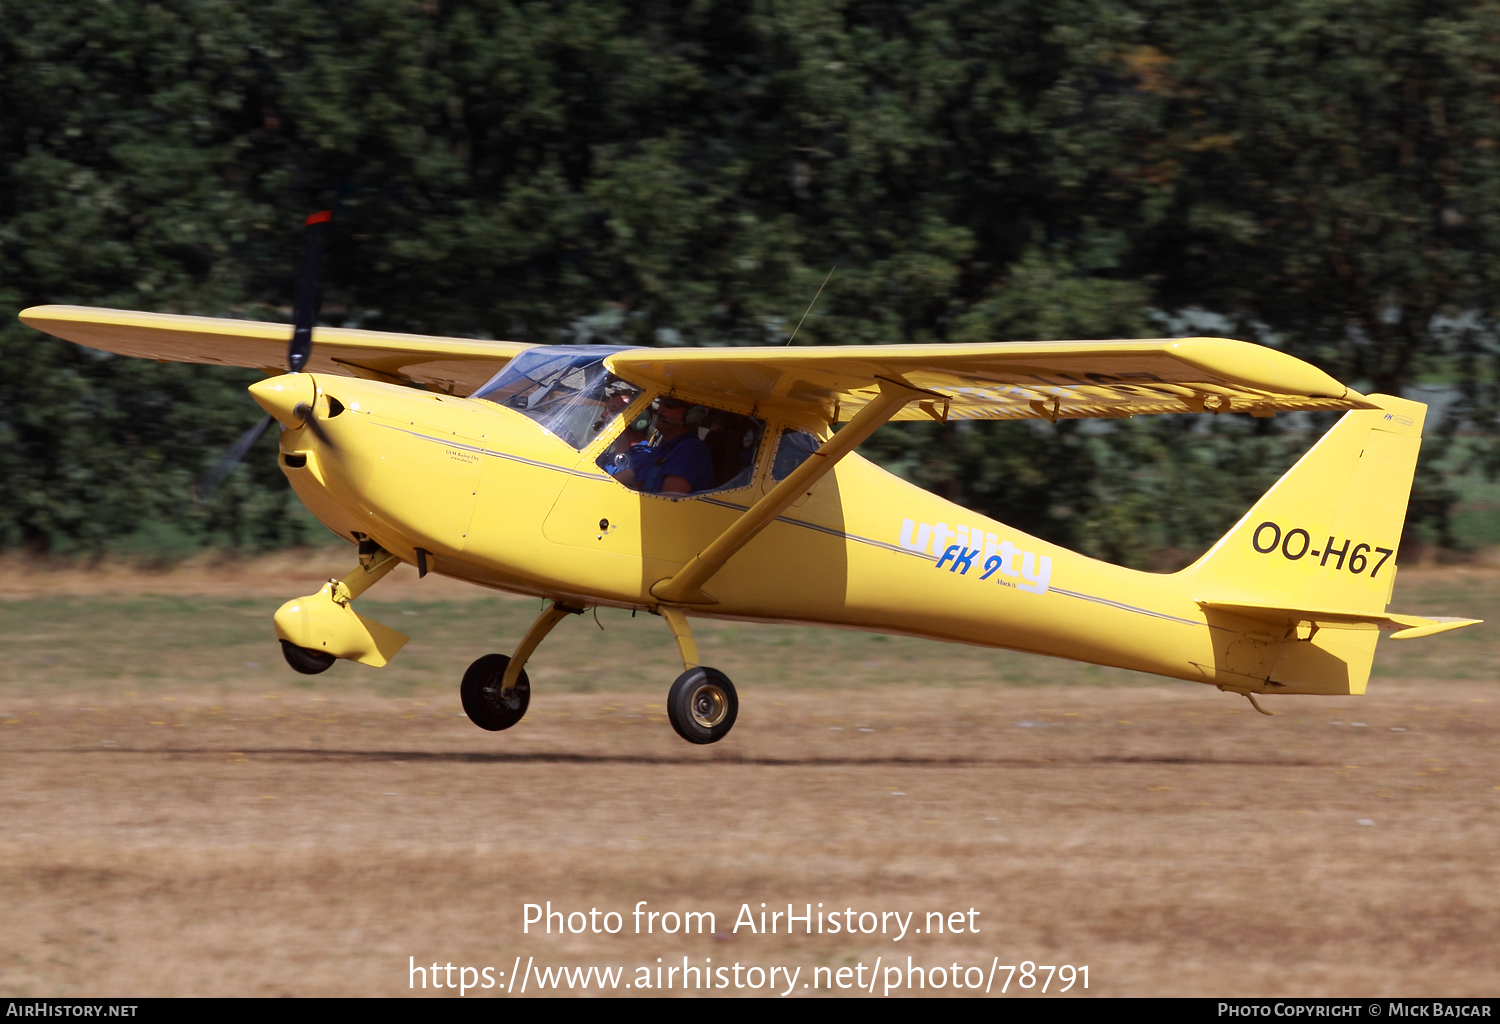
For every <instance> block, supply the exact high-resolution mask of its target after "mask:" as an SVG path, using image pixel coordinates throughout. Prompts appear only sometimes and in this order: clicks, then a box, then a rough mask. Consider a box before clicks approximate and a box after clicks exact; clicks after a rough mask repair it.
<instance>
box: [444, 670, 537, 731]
mask: <svg viewBox="0 0 1500 1024" xmlns="http://www.w3.org/2000/svg"><path fill="white" fill-rule="evenodd" d="M509 664H510V658H508V657H507V656H505V655H504V654H486V655H485V656H484V657H482V658H480V659H479V660H478V661H476V662H474V664H472V665H470V666H469V670H468V671H467V672H465V673H464V681H463V683H462V685H461V686H460V687H459V696H460V697H461V698H462V699H463V705H464V713H465V714H466V715H468V716H469V721H471V722H473V723H474V724H475V725H477V726H479V728H481V729H487V730H489V731H490V732H499V731H500V730H501V729H509V728H510V727H511V726H513V725H515V724H516V723H517V722H519V721H520V720H521V719H522V718H523V717H524V716H525V714H526V706H527V705H528V704H530V703H531V680H529V679H527V678H526V670H525V669H522V670H521V675H520V678H518V679H517V680H516V685H515V686H513V687H511V691H510V693H508V694H502V693H501V690H500V685H501V683H502V682H504V680H505V668H506V666H507V665H509Z"/></svg>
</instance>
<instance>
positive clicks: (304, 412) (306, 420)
mask: <svg viewBox="0 0 1500 1024" xmlns="http://www.w3.org/2000/svg"><path fill="white" fill-rule="evenodd" d="M292 411H293V412H295V413H296V414H297V415H298V416H300V417H302V425H303V426H305V427H307V429H308V430H311V431H312V432H313V436H314V437H316V438H317V439H318V440H319V441H322V442H323V443H324V444H326V445H327V446H328V447H330V448H333V447H335V445H334V443H333V439H332V438H331V437H329V436H328V431H326V430H324V429H323V424H321V423H319V422H318V413H317V410H316V409H314V408H313V407H312V406H310V405H308V404H307V403H306V402H298V403H297V406H296V408H294V409H293V410H292Z"/></svg>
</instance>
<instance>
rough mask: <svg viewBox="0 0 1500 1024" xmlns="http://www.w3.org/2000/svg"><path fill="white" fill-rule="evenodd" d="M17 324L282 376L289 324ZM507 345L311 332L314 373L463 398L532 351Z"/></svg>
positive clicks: (74, 318)
mask: <svg viewBox="0 0 1500 1024" xmlns="http://www.w3.org/2000/svg"><path fill="white" fill-rule="evenodd" d="M21 320H22V321H23V322H25V323H27V324H30V325H31V326H32V327H35V328H36V329H37V330H39V331H45V332H46V333H48V334H52V335H56V336H57V337H59V338H64V339H66V340H68V341H72V342H76V343H77V344H79V345H85V346H87V347H89V348H97V349H103V350H104V351H106V352H117V353H119V354H120V355H126V356H142V357H144V358H146V359H155V360H158V361H160V362H168V363H216V364H218V365H221V366H246V367H252V368H255V369H259V370H264V371H265V372H267V373H271V374H277V373H284V372H285V367H286V352H287V342H288V341H289V340H290V338H291V336H292V327H291V325H290V324H273V323H263V322H259V321H253V320H225V319H217V318H214V317H206V316H178V315H175V314H170V313H137V312H133V311H130V310H123V309H97V308H94V307H91V306H33V307H31V308H30V309H27V310H24V311H22V313H21ZM531 347H532V346H530V345H521V344H517V343H515V342H511V341H479V340H475V339H473V338H438V337H429V336H426V335H419V334H390V333H387V332H384V331H360V330H351V329H349V328H344V327H317V328H314V329H313V350H312V359H311V360H310V361H309V362H308V364H307V369H308V370H310V371H313V372H317V373H333V374H342V375H344V376H350V377H365V378H368V379H371V380H383V381H389V382H392V383H399V382H412V383H416V384H425V385H428V386H431V387H435V388H438V389H440V390H442V391H446V392H448V393H449V394H458V395H467V394H468V393H469V392H471V391H473V390H474V389H475V388H477V387H479V386H480V385H481V384H483V383H484V382H485V381H487V380H489V379H490V377H492V376H494V375H495V373H496V372H497V371H499V370H500V369H502V368H503V367H504V366H505V364H506V363H508V362H509V361H510V360H511V359H512V358H513V357H515V356H516V355H517V354H519V353H520V352H523V351H525V350H526V349H528V348H531Z"/></svg>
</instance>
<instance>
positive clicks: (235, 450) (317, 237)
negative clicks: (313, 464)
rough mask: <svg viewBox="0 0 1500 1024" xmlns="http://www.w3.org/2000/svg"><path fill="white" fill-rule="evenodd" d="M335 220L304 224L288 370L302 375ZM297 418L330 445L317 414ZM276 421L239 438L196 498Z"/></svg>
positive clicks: (205, 496) (329, 214)
mask: <svg viewBox="0 0 1500 1024" xmlns="http://www.w3.org/2000/svg"><path fill="white" fill-rule="evenodd" d="M332 219H333V211H332V210H319V211H318V212H317V213H314V214H312V215H311V216H309V217H308V218H307V220H305V221H303V226H302V265H301V266H300V267H299V268H298V270H297V290H296V293H295V297H294V299H293V302H292V341H291V344H290V345H288V346H287V352H286V368H287V370H288V371H290V372H291V373H301V372H302V368H303V367H304V366H306V365H307V361H308V360H309V359H310V358H312V329H313V325H314V324H315V323H317V320H318V307H319V305H320V303H321V298H322V296H321V294H320V292H319V288H318V284H319V278H320V277H321V276H322V275H321V271H322V267H323V242H324V234H325V233H326V232H327V230H328V222H329V221H330V220H332ZM297 414H298V415H299V416H301V417H302V418H303V421H304V422H305V423H306V424H307V425H308V426H309V427H310V428H312V432H313V433H314V434H315V435H317V438H318V440H320V441H323V442H324V443H327V442H328V436H327V434H326V433H325V432H324V431H323V428H322V427H321V426H320V425H319V424H318V421H317V419H316V417H315V416H314V415H313V410H312V409H311V408H310V407H308V406H306V405H299V406H298V407H297ZM271 420H272V417H270V416H265V417H262V418H261V420H260V422H258V423H256V424H255V426H253V427H251V428H250V429H249V430H247V431H245V432H244V433H243V434H241V435H240V436H239V439H238V440H237V441H235V442H234V444H232V445H230V446H229V449H228V450H227V451H225V452H224V454H223V456H222V457H220V459H219V460H218V461H217V462H215V463H214V464H213V465H212V466H210V467H209V468H208V471H207V472H205V473H204V474H203V475H202V476H200V477H199V478H198V479H197V480H196V481H195V482H194V483H193V497H194V499H195V500H198V501H208V500H209V499H210V498H212V497H213V496H214V492H216V491H217V490H218V489H219V486H220V485H221V484H223V483H224V481H225V480H227V479H228V478H229V474H230V472H231V471H232V470H233V469H234V467H235V466H237V465H239V463H240V460H241V459H243V458H244V457H245V454H246V453H247V452H249V451H250V449H251V448H253V447H254V446H255V442H256V441H259V440H260V435H262V434H264V433H265V432H266V428H267V427H269V426H270V425H271Z"/></svg>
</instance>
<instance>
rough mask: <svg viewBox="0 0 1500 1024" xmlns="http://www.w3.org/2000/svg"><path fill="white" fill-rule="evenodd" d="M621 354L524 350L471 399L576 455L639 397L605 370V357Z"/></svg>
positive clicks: (596, 349) (595, 349)
mask: <svg viewBox="0 0 1500 1024" xmlns="http://www.w3.org/2000/svg"><path fill="white" fill-rule="evenodd" d="M621 351H624V349H621V348H615V347H606V346H602V345H577V346H572V345H549V346H544V347H540V348H533V349H527V350H526V351H525V352H522V353H521V354H520V355H518V356H516V358H514V359H512V360H511V361H510V363H509V364H507V365H506V367H505V369H503V370H501V371H500V372H499V373H497V374H496V375H495V376H494V377H493V378H492V379H491V380H490V381H489V382H488V383H487V384H485V385H484V386H483V387H482V388H480V389H479V390H478V391H476V392H474V394H473V395H471V396H470V397H471V398H483V399H485V400H487V401H490V402H494V403H496V404H497V405H503V406H505V407H506V408H507V409H514V410H516V411H517V412H519V413H521V414H523V415H525V416H528V417H530V418H531V419H533V420H535V421H536V422H537V423H539V424H541V425H542V426H543V427H545V428H546V429H548V430H550V431H551V432H552V433H554V434H556V435H557V436H558V437H560V438H562V439H563V440H564V441H566V442H568V444H570V445H572V446H573V447H574V448H578V449H580V450H581V449H583V448H587V447H588V446H589V444H590V443H592V442H593V440H594V439H595V438H596V437H598V436H599V435H600V434H601V433H603V432H604V430H605V429H606V428H607V427H608V426H609V425H610V424H611V423H613V422H614V421H615V419H616V417H618V416H619V415H620V413H622V412H624V411H625V409H626V407H628V406H629V405H630V403H631V402H633V401H635V399H636V397H637V396H639V395H640V393H641V389H640V388H638V387H636V386H635V385H634V384H632V383H630V382H629V381H627V380H621V379H620V378H619V377H616V376H615V375H614V374H612V373H610V372H609V371H608V370H606V369H605V368H604V360H605V358H606V357H607V356H609V355H610V354H612V353H614V352H621Z"/></svg>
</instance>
